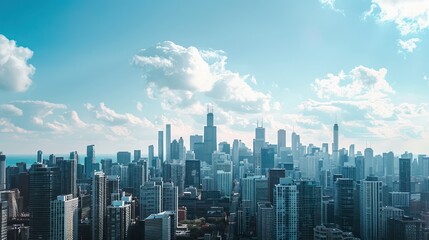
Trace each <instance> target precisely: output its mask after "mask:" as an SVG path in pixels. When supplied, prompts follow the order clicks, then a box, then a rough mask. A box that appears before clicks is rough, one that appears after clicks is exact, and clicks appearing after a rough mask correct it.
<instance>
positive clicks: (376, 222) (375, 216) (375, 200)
mask: <svg viewBox="0 0 429 240" xmlns="http://www.w3.org/2000/svg"><path fill="white" fill-rule="evenodd" d="M359 196H360V208H359V209H360V214H359V216H360V237H361V238H362V239H368V240H370V239H374V240H375V239H380V237H379V234H380V229H381V226H380V219H379V218H380V212H381V207H382V205H383V182H381V181H378V178H377V177H367V178H366V179H365V180H364V181H361V184H360V193H359Z"/></svg>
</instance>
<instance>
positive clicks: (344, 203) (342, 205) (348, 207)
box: [334, 178, 354, 232]
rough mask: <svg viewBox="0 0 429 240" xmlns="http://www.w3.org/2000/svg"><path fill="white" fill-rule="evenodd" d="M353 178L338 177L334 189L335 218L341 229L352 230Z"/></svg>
mask: <svg viewBox="0 0 429 240" xmlns="http://www.w3.org/2000/svg"><path fill="white" fill-rule="evenodd" d="M353 184H354V183H353V179H349V178H338V179H337V180H336V181H335V188H334V189H335V191H334V204H335V205H334V218H335V223H336V224H338V226H339V227H340V229H341V230H343V231H346V232H351V231H352V230H353V221H354V214H353V210H354V199H353V190H354V186H353Z"/></svg>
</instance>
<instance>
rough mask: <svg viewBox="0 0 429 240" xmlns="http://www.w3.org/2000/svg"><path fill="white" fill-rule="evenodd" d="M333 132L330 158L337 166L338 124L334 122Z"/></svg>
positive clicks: (338, 157) (338, 163)
mask: <svg viewBox="0 0 429 240" xmlns="http://www.w3.org/2000/svg"><path fill="white" fill-rule="evenodd" d="M333 132H334V137H333V138H334V141H333V143H332V160H333V164H335V166H339V165H340V162H339V160H340V156H339V152H338V124H336V123H335V124H334V128H333Z"/></svg>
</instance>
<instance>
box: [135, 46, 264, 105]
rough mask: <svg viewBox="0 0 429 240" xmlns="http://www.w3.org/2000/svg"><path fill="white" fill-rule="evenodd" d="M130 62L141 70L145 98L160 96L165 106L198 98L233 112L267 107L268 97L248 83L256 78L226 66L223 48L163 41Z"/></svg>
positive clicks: (189, 101) (189, 102) (253, 81)
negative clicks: (144, 84) (144, 81)
mask: <svg viewBox="0 0 429 240" xmlns="http://www.w3.org/2000/svg"><path fill="white" fill-rule="evenodd" d="M132 63H133V65H135V66H137V67H139V68H140V69H142V71H143V78H144V79H145V80H146V81H147V86H146V93H147V95H148V97H149V98H151V99H155V98H159V99H161V101H162V106H163V107H164V109H166V108H168V109H174V108H186V107H188V106H190V105H192V104H193V103H195V102H196V101H198V100H199V99H201V98H208V100H209V101H214V102H216V103H217V104H218V105H219V106H222V107H224V108H226V109H228V110H232V111H236V112H261V111H267V110H269V108H270V100H271V96H270V95H269V94H266V93H263V92H260V91H258V90H255V89H254V88H252V87H251V86H250V85H249V84H248V82H250V83H254V85H255V83H256V79H254V78H253V77H251V76H249V75H244V76H243V75H240V74H239V73H237V72H233V71H231V70H228V69H227V68H226V64H227V57H226V55H225V53H224V52H223V51H219V50H200V49H197V48H196V47H192V46H191V47H183V46H180V45H177V44H175V43H173V42H170V41H165V42H162V43H159V44H157V45H156V46H154V47H151V48H148V49H144V50H142V51H141V52H140V53H138V54H136V55H135V56H134V58H133V61H132Z"/></svg>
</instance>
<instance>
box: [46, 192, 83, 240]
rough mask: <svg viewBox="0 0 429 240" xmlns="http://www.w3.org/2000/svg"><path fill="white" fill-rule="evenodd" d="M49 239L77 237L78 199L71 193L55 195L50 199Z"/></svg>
mask: <svg viewBox="0 0 429 240" xmlns="http://www.w3.org/2000/svg"><path fill="white" fill-rule="evenodd" d="M50 215H51V216H50V217H51V226H50V228H51V233H50V239H51V240H57V239H78V237H77V226H78V199H77V198H73V195H72V194H68V195H60V196H57V199H55V200H53V201H51V214H50Z"/></svg>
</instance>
